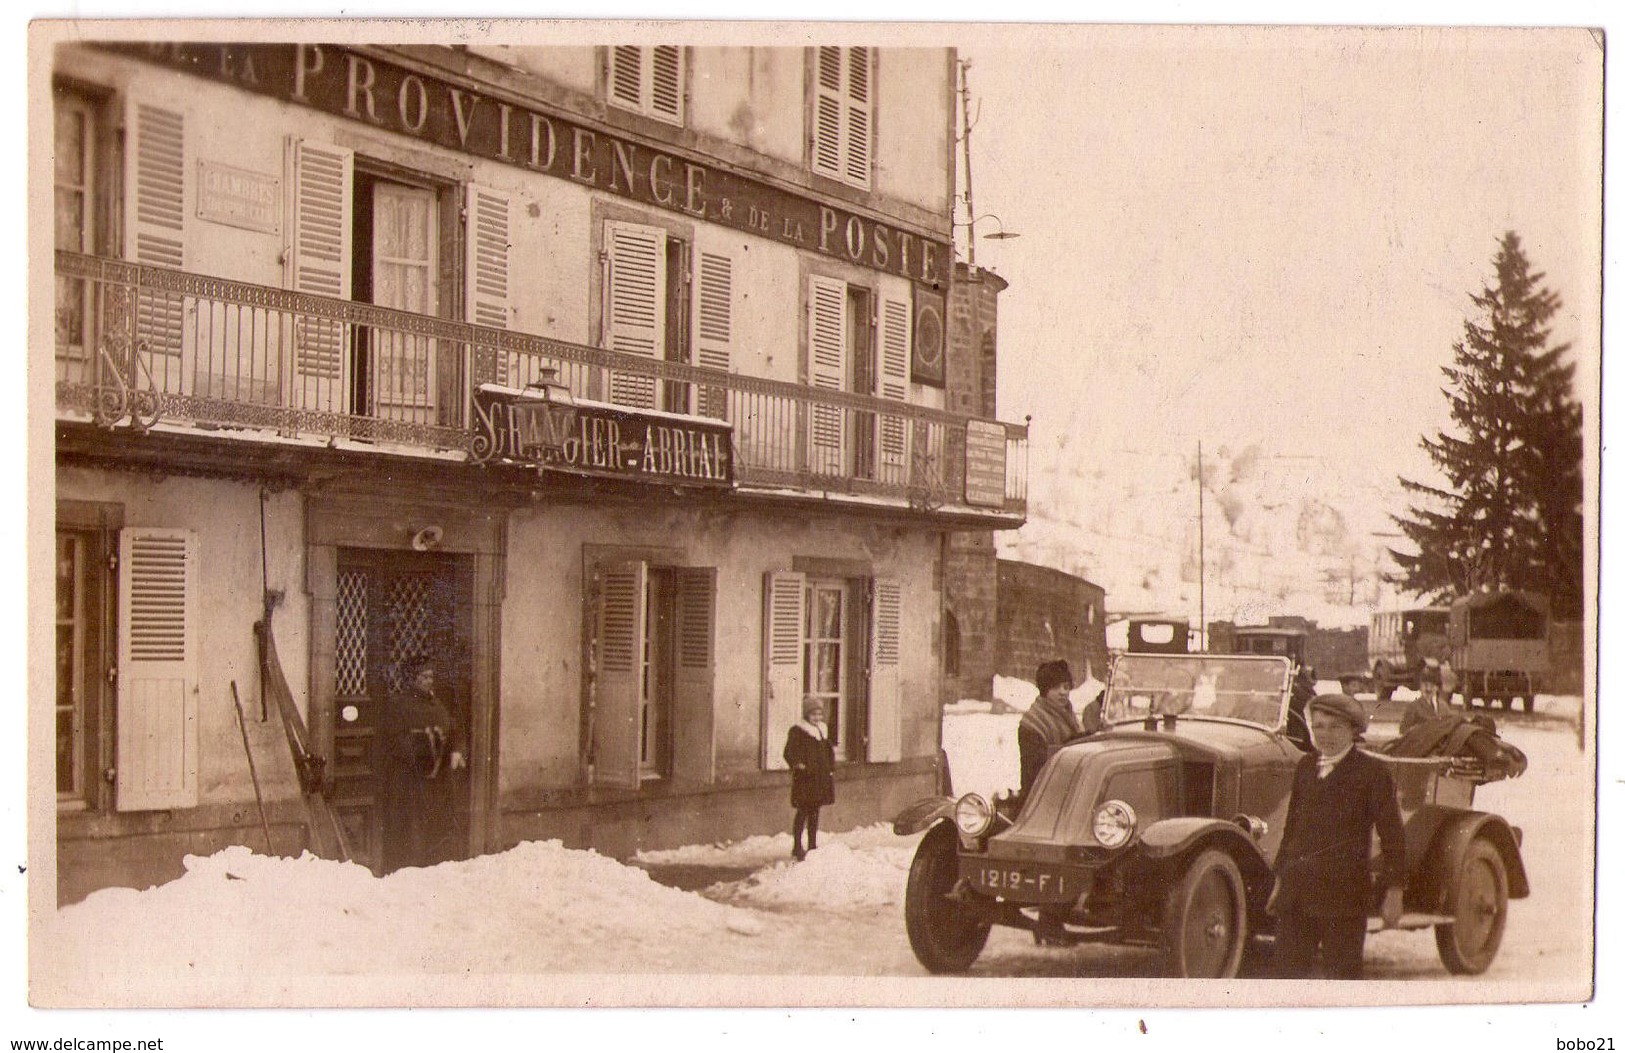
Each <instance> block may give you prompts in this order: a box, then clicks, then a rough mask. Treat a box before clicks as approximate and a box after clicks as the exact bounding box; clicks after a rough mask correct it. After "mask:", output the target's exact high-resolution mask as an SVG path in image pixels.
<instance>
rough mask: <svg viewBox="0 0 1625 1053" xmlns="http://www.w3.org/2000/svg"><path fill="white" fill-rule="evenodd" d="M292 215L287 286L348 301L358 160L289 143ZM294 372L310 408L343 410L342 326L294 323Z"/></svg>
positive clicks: (331, 149) (341, 151)
mask: <svg viewBox="0 0 1625 1053" xmlns="http://www.w3.org/2000/svg"><path fill="white" fill-rule="evenodd" d="M291 151H292V169H293V178H292V180H291V184H292V198H291V200H292V208H291V212H292V215H291V217H290V222H289V224H288V226H289V242H290V252H289V253H288V270H289V281H288V284H289V285H290V286H291V287H292V288H293V289H294V290H296V291H298V292H305V293H315V294H317V295H320V296H333V297H338V298H340V299H348V298H349V296H350V213H351V207H352V193H353V187H354V180H353V179H352V178H351V175H352V172H353V170H354V166H355V154H354V153H353V152H352V151H350V150H347V149H345V148H343V147H338V146H329V145H328V144H326V143H313V142H307V141H305V140H301V139H294V140H291ZM294 338H295V340H296V342H297V352H296V357H295V362H296V366H297V369H298V372H299V374H300V383H301V385H302V391H303V395H304V400H305V404H306V406H308V407H310V408H315V409H340V408H342V405H343V399H342V395H343V389H342V387H340V386H339V385H340V384H341V383H342V381H343V379H344V374H345V372H346V368H345V359H346V357H347V356H346V355H345V354H344V327H343V325H342V323H339V322H335V321H331V320H327V319H319V318H309V317H306V318H300V319H299V320H298V321H297V322H296V328H295V337H294Z"/></svg>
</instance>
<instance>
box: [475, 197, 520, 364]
mask: <svg viewBox="0 0 1625 1053" xmlns="http://www.w3.org/2000/svg"><path fill="white" fill-rule="evenodd" d="M508 207H509V202H508V198H507V196H506V195H503V194H500V193H498V192H496V191H495V190H490V189H487V188H486V187H482V186H477V185H475V184H473V183H470V184H469V185H468V201H467V205H466V215H467V217H468V231H467V232H466V234H465V235H464V238H463V243H464V246H465V247H466V251H467V256H466V258H465V260H464V265H463V274H464V276H465V280H466V281H467V282H468V287H467V290H466V292H465V295H464V297H463V303H464V304H465V307H466V311H467V314H468V320H469V321H470V322H473V323H474V324H475V325H488V326H492V327H494V328H497V329H506V328H508V322H509V312H510V310H511V307H512V300H511V298H510V293H511V289H510V286H509V282H508V278H509V275H508V249H509V247H510V245H511V241H510V233H509V231H510V228H509V216H508ZM473 382H474V384H475V385H476V386H478V385H480V384H484V383H493V384H512V383H513V382H514V378H513V376H512V364H511V363H510V362H508V361H506V360H505V359H504V358H503V357H502V352H501V351H500V350H498V349H496V348H486V347H482V348H480V349H479V350H478V351H477V352H476V354H475V356H474V370H473Z"/></svg>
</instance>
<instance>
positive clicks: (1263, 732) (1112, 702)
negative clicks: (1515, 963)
mask: <svg viewBox="0 0 1625 1053" xmlns="http://www.w3.org/2000/svg"><path fill="white" fill-rule="evenodd" d="M1291 670H1292V666H1291V662H1290V661H1289V660H1288V659H1286V658H1284V657H1263V656H1258V657H1254V656H1244V655H1212V654H1189V655H1183V654H1154V655H1153V654H1124V655H1120V656H1119V657H1118V658H1117V659H1116V661H1115V662H1114V663H1113V665H1112V670H1111V674H1110V678H1109V680H1108V684H1107V688H1106V695H1105V699H1104V700H1103V714H1104V716H1105V718H1106V720H1107V721H1108V724H1109V726H1108V728H1107V729H1106V730H1105V731H1102V732H1099V733H1097V734H1095V735H1090V736H1084V737H1081V738H1079V739H1075V740H1073V741H1072V742H1070V743H1068V744H1066V745H1064V746H1062V747H1060V748H1059V749H1057V750H1055V751H1054V752H1053V753H1052V755H1051V756H1050V758H1049V761H1048V763H1047V764H1046V765H1045V767H1044V769H1043V771H1042V772H1041V773H1040V774H1039V776H1038V778H1037V780H1036V782H1035V783H1034V784H1033V787H1032V789H1031V791H1030V793H1029V794H1028V795H1027V799H1026V800H1023V801H1015V800H1013V799H1011V798H1009V797H1008V796H1006V795H1001V796H1000V797H999V798H998V799H996V800H995V801H993V802H989V801H987V800H986V799H984V798H983V797H982V796H980V795H979V794H974V793H971V794H965V795H964V796H961V797H959V798H958V799H957V800H955V799H954V798H952V797H931V798H927V799H925V800H922V801H918V802H916V803H915V804H913V805H911V806H910V807H909V808H907V809H906V810H905V811H904V812H903V813H902V814H901V815H899V816H898V817H897V818H896V820H895V822H894V824H893V828H894V829H895V830H896V832H897V833H899V834H912V833H918V832H919V831H921V830H924V831H925V836H924V837H923V838H922V839H921V840H920V844H919V848H918V849H917V850H916V852H915V856H914V861H913V864H912V866H911V868H910V870H909V875H908V887H907V892H906V898H905V904H904V916H905V922H906V926H907V930H908V938H909V943H910V944H911V946H912V947H913V949H914V954H915V956H916V957H917V958H918V959H919V960H920V962H921V964H923V965H924V966H925V967H926V968H927V969H929V970H931V971H932V972H936V973H952V972H962V971H964V970H966V969H968V968H969V967H970V966H971V964H972V963H973V962H974V961H975V960H976V958H977V956H978V955H979V954H980V953H981V951H982V948H983V946H984V945H985V944H986V942H987V937H988V932H989V931H990V929H991V928H992V926H994V925H1008V926H1013V927H1016V928H1024V929H1032V930H1034V931H1035V932H1038V931H1043V932H1046V933H1049V934H1053V935H1055V936H1057V937H1059V938H1061V939H1063V940H1064V941H1066V942H1072V943H1081V942H1103V943H1115V944H1128V945H1141V946H1150V947H1160V948H1161V949H1162V951H1163V954H1164V960H1165V963H1166V968H1167V971H1168V972H1169V973H1170V974H1172V975H1174V976H1181V977H1229V976H1235V975H1237V974H1238V972H1239V971H1240V969H1241V967H1242V961H1243V957H1244V955H1245V953H1246V952H1247V951H1248V949H1249V946H1250V944H1251V941H1252V940H1253V938H1254V937H1266V936H1268V935H1269V934H1270V933H1271V931H1272V928H1273V920H1272V919H1271V918H1270V916H1269V915H1268V914H1267V913H1266V911H1265V904H1266V903H1267V901H1268V899H1269V895H1270V891H1271V889H1272V887H1273V884H1274V879H1273V876H1272V874H1271V863H1272V861H1273V860H1274V858H1275V853H1276V851H1277V849H1278V848H1279V847H1280V842H1281V833H1282V826H1283V825H1284V822H1285V819H1286V809H1287V802H1288V799H1289V797H1290V795H1291V789H1292V778H1293V771H1294V769H1295V768H1296V766H1297V763H1298V760H1299V758H1300V757H1302V756H1303V754H1304V750H1305V748H1306V747H1305V745H1303V744H1300V743H1299V742H1296V741H1294V740H1293V739H1292V738H1291V737H1289V736H1288V735H1287V734H1286V733H1285V729H1286V727H1287V716H1288V706H1289V697H1290V696H1289V682H1290V676H1291ZM1375 745H1376V744H1375V743H1368V744H1367V747H1368V748H1375ZM1383 759H1384V760H1385V761H1386V762H1387V763H1389V764H1390V765H1392V769H1391V770H1392V771H1393V773H1394V777H1395V784H1396V788H1397V792H1398V796H1399V802H1400V811H1401V814H1402V815H1403V817H1404V820H1405V837H1406V858H1407V864H1408V867H1407V869H1408V875H1409V876H1408V881H1407V886H1406V890H1405V911H1406V913H1405V914H1404V916H1403V917H1402V919H1401V920H1400V923H1399V924H1400V927H1401V928H1407V929H1421V928H1432V929H1433V931H1434V937H1435V940H1436V942H1437V945H1438V950H1439V955H1440V957H1441V958H1442V959H1443V961H1444V964H1445V966H1446V967H1447V968H1448V969H1449V970H1450V971H1451V972H1453V973H1479V972H1483V971H1484V970H1485V969H1487V968H1488V967H1489V965H1490V963H1491V962H1492V961H1493V960H1494V958H1495V955H1496V952H1497V950H1498V949H1499V947H1500V943H1501V936H1502V933H1503V931H1504V929H1505V926H1506V914H1507V900H1508V898H1509V897H1512V898H1521V897H1524V896H1527V895H1528V894H1529V883H1528V879H1527V877H1526V875H1525V872H1524V867H1523V860H1522V857H1521V856H1520V854H1519V846H1520V843H1521V840H1522V838H1521V831H1519V830H1518V829H1516V828H1514V827H1511V826H1509V825H1508V824H1507V823H1506V821H1505V820H1503V819H1502V818H1500V817H1499V816H1496V815H1490V814H1487V813H1484V812H1478V811H1474V810H1473V808H1472V797H1473V790H1474V788H1475V787H1476V786H1477V785H1478V784H1480V783H1482V782H1485V781H1488V780H1489V779H1490V778H1494V777H1499V774H1500V773H1496V772H1493V771H1491V772H1486V770H1485V768H1484V766H1483V765H1482V763H1481V762H1479V761H1476V760H1473V759H1470V758H1457V757H1423V758H1416V759H1396V758H1389V757H1384V758H1383ZM1040 912H1042V913H1043V915H1044V919H1043V920H1044V924H1043V926H1042V927H1041V926H1040V924H1039V923H1040V918H1039V915H1040ZM1372 924H1373V925H1375V924H1380V923H1379V922H1377V921H1376V919H1373V921H1372ZM1058 926H1063V927H1064V928H1060V927H1058ZM1262 942H1263V941H1262V940H1260V941H1259V949H1260V950H1262ZM1250 960H1251V959H1250Z"/></svg>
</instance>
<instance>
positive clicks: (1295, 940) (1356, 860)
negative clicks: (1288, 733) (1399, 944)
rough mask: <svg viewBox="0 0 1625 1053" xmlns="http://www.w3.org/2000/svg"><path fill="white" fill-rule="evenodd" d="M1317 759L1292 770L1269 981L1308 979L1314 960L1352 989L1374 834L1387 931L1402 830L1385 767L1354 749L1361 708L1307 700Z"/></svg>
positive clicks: (1361, 946)
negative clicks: (1379, 851) (1378, 847)
mask: <svg viewBox="0 0 1625 1053" xmlns="http://www.w3.org/2000/svg"><path fill="white" fill-rule="evenodd" d="M1308 712H1309V729H1310V734H1311V736H1312V737H1313V739H1314V744H1315V748H1316V749H1317V750H1318V752H1317V753H1309V754H1306V755H1304V757H1303V758H1302V759H1301V760H1299V761H1298V769H1297V771H1296V772H1295V773H1294V775H1293V780H1292V798H1291V801H1290V803H1288V805H1287V813H1286V824H1285V826H1284V827H1283V828H1282V832H1281V849H1280V852H1279V853H1277V855H1276V857H1275V891H1274V892H1273V893H1272V894H1271V896H1270V900H1269V905H1268V907H1267V908H1266V909H1267V910H1268V911H1269V913H1271V914H1273V915H1275V919H1276V922H1275V960H1274V972H1275V975H1277V976H1279V977H1283V978H1287V979H1301V978H1304V977H1307V976H1309V974H1310V970H1311V968H1312V967H1313V965H1314V961H1315V954H1316V952H1317V951H1318V952H1319V953H1320V956H1321V959H1322V963H1323V966H1324V974H1325V976H1326V977H1327V978H1328V979H1335V980H1358V979H1359V978H1360V975H1361V970H1362V960H1363V958H1364V956H1365V921H1366V916H1367V914H1368V913H1369V910H1370V906H1371V899H1372V893H1373V889H1372V886H1371V869H1370V868H1371V835H1372V832H1373V831H1375V832H1376V835H1377V838H1378V840H1379V841H1380V842H1381V845H1382V877H1381V892H1382V896H1381V907H1380V908H1379V913H1380V914H1381V916H1382V921H1383V927H1384V928H1392V927H1393V926H1394V925H1395V924H1397V923H1398V921H1399V915H1400V912H1401V911H1402V910H1403V909H1404V899H1405V830H1404V826H1403V825H1402V824H1401V822H1400V817H1399V802H1398V799H1397V798H1396V797H1395V795H1394V781H1393V778H1392V777H1391V776H1390V775H1389V774H1388V769H1387V768H1386V767H1384V766H1383V762H1382V761H1380V760H1377V759H1376V758H1375V757H1372V756H1369V755H1368V754H1365V753H1362V752H1361V751H1360V750H1358V749H1356V748H1355V743H1356V742H1357V741H1358V740H1359V738H1360V736H1361V735H1363V734H1364V733H1365V729H1366V715H1365V709H1364V707H1362V706H1361V705H1360V703H1359V702H1356V701H1355V700H1354V699H1352V698H1350V697H1349V696H1347V695H1342V694H1327V695H1316V696H1315V697H1314V698H1312V699H1310V700H1309V704H1308Z"/></svg>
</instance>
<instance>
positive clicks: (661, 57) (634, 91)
mask: <svg viewBox="0 0 1625 1053" xmlns="http://www.w3.org/2000/svg"><path fill="white" fill-rule="evenodd" d="M608 72H609V78H608V79H609V100H610V102H611V103H613V104H614V105H616V106H619V107H621V108H622V109H627V110H633V111H635V112H637V113H642V114H646V115H648V116H650V117H658V118H660V119H661V120H664V121H670V122H672V123H674V124H681V123H682V122H683V49H682V48H681V47H678V46H676V45H671V44H662V45H659V46H657V47H652V48H650V47H612V48H610V49H609V71H608Z"/></svg>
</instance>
